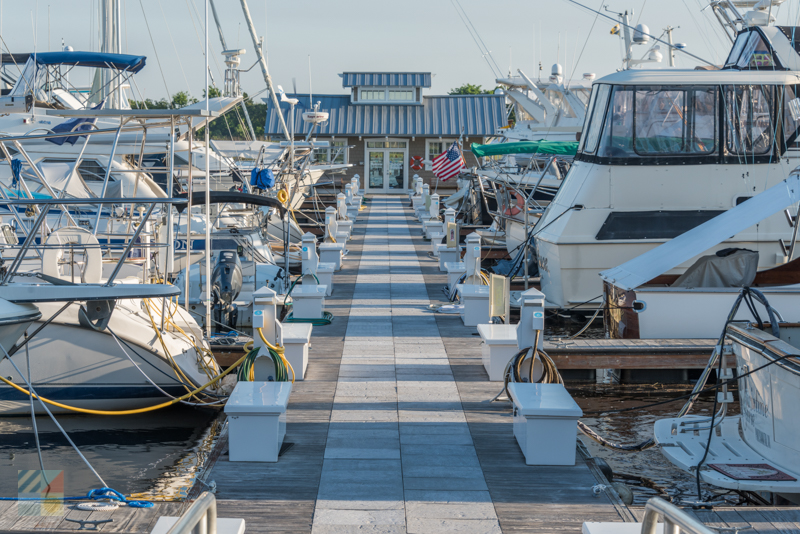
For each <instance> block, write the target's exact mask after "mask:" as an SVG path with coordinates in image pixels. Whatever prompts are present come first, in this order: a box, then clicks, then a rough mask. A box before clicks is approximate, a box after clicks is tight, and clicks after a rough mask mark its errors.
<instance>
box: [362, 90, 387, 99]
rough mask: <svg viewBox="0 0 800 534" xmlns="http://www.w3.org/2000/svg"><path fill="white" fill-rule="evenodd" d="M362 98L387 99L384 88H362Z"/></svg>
mask: <svg viewBox="0 0 800 534" xmlns="http://www.w3.org/2000/svg"><path fill="white" fill-rule="evenodd" d="M361 100H370V101H375V100H386V91H385V90H384V89H377V90H376V89H362V90H361Z"/></svg>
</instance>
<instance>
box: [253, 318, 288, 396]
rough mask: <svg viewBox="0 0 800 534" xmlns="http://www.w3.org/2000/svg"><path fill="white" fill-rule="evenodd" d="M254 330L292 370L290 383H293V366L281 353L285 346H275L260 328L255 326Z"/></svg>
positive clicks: (284, 350)
mask: <svg viewBox="0 0 800 534" xmlns="http://www.w3.org/2000/svg"><path fill="white" fill-rule="evenodd" d="M256 330H258V335H259V336H261V341H263V342H264V344H265V345H266V346H267V347H269V348H271V349H272V350H274V351H275V353H276V354H277V355H278V356H280V358H281V360H283V363H284V365H286V367H287V368H288V369H289V370H290V371H291V372H292V384H294V367H292V364H291V363H289V360H287V359H286V357H285V356H284V355H283V354H284V352H286V348H285V347H281V346H280V345H278V346H275V345H273V344H272V343H270V342H269V341H267V338H265V337H264V332H262V331H261V328H256Z"/></svg>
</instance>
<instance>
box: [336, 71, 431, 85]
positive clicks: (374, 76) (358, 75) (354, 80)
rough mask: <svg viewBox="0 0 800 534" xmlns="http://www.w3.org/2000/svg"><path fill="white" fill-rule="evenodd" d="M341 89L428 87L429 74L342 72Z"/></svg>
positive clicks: (429, 83)
mask: <svg viewBox="0 0 800 534" xmlns="http://www.w3.org/2000/svg"><path fill="white" fill-rule="evenodd" d="M339 76H341V77H342V87H430V86H431V73H430V72H343V73H342V74H340V75H339Z"/></svg>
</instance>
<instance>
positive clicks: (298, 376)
mask: <svg viewBox="0 0 800 534" xmlns="http://www.w3.org/2000/svg"><path fill="white" fill-rule="evenodd" d="M311 329H312V325H311V324H309V323H281V345H283V348H284V353H283V356H284V357H285V358H286V361H288V362H289V365H291V366H292V369H294V376H295V380H305V378H306V369H308V344H309V343H311ZM289 374H290V375H291V374H292V372H291V371H289Z"/></svg>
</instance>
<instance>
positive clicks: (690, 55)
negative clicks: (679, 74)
mask: <svg viewBox="0 0 800 534" xmlns="http://www.w3.org/2000/svg"><path fill="white" fill-rule="evenodd" d="M564 1H565V2H569V3H570V4H574V5H576V6H578V7H582V8H583V9H587V10H589V11H591V12H592V13H597V14H598V15H600V16H601V17H604V18H607V19H608V20H610V21H612V22H614V23H615V24H619V25H620V26H625V27H626V28H628V29H631V30H634V31H637V32H639V33H641V34H642V35H646V36H648V37H650V38H651V39H653V40H654V41H657V42H659V43H661V44H663V45H667V46H668V47H670V48H673V47H671V46H670V44H669V43H668V42H667V41H664V40H663V39H659V38H658V37H656V36H654V35H651V34H649V33H645V32H643V31H641V29H638V30H637V29H636V28H634V27H633V26H631V25H630V24H625V23H624V22H621V21H619V20H617V19H615V18H613V17H610V16H609V15H606V14H605V13H602V12H600V11H598V10H596V9H592V8H591V7H589V6H585V5H583V4H581V3H580V2H578V1H577V0H564ZM676 50H678V51H679V52H681V53H683V54H686V55H687V56H689V57H691V58H694V59H696V60H697V61H701V62H703V63H705V64H706V65H709V66H711V67H715V66H716V65H714V63H711V62H710V61H707V60H705V59H703V58H701V57H700V56H697V55H695V54H692V53H691V52H687V51H686V50H684V49H682V48H677V49H676Z"/></svg>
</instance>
